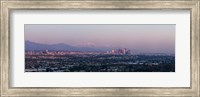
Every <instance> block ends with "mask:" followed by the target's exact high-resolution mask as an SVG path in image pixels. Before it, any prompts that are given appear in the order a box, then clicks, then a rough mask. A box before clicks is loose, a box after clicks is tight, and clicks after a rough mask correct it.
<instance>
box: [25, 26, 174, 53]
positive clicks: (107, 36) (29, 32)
mask: <svg viewBox="0 0 200 97" xmlns="http://www.w3.org/2000/svg"><path fill="white" fill-rule="evenodd" d="M24 30H25V40H29V41H32V42H37V43H44V44H56V43H64V44H68V45H73V46H96V47H107V48H113V49H114V48H128V49H131V50H133V51H135V52H140V53H173V54H174V53H175V25H173V24H172V25H164V24H161V25H155V24H148V25H143V24H142V25H135V24H130V25H129V24H128V25H125V24H110V25H104V24H103V25H101V24H95V25H93V24H92V25H88V24H66V25H65V24H62V25H60V24H26V25H25V29H24Z"/></svg>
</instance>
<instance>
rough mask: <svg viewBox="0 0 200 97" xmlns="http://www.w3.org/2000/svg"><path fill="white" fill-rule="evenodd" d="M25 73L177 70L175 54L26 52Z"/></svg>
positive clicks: (123, 50)
mask: <svg viewBox="0 0 200 97" xmlns="http://www.w3.org/2000/svg"><path fill="white" fill-rule="evenodd" d="M25 72H175V56H174V55H169V54H168V55H167V54H137V55H134V54H132V53H131V50H128V49H126V48H124V49H116V50H114V49H113V50H111V51H107V52H80V51H48V50H43V51H42V50H40V51H25Z"/></svg>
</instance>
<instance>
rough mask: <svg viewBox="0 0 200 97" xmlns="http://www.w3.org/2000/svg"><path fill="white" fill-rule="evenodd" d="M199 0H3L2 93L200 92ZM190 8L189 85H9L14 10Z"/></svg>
mask: <svg viewBox="0 0 200 97" xmlns="http://www.w3.org/2000/svg"><path fill="white" fill-rule="evenodd" d="M199 8H200V6H199V0H190V1H189V0H173V1H171V0H140V1H139V0H124V1H119V0H108V1H106V0H83V1H79V0H77V1H76V0H75V1H74V0H55V1H54V0H48V1H46V0H44V1H38V0H12V1H11V0H1V35H0V36H1V65H0V68H1V69H0V71H1V74H0V76H1V80H0V81H1V84H0V87H1V93H0V95H1V96H2V97H9V96H20V97H21V96H26V97H27V96H37V97H38V96H190V97H198V96H200V77H199V76H200V75H199V72H200V71H199V69H200V66H199V63H200V57H199V54H200V52H199V49H200V48H199V46H200V43H199ZM88 9H90V10H99V9H104V10H111V9H112V10H116V9H120V10H144V9H145V10H166V9H167V10H175V9H176V10H184V9H187V10H190V22H191V25H190V26H191V27H190V33H191V37H190V41H191V51H190V53H191V56H190V58H191V64H190V70H191V72H190V73H191V74H190V75H191V79H190V80H191V81H190V82H191V83H190V84H191V85H190V87H177V88H176V87H10V73H11V71H10V68H11V67H10V66H11V65H10V63H11V60H10V57H11V56H12V55H11V54H10V49H11V48H10V43H11V42H12V41H10V31H11V28H10V25H11V24H10V18H9V17H10V14H11V11H12V10H88Z"/></svg>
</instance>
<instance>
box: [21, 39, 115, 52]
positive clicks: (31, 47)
mask: <svg viewBox="0 0 200 97" xmlns="http://www.w3.org/2000/svg"><path fill="white" fill-rule="evenodd" d="M25 50H62V51H85V52H86V51H93V52H94V51H108V50H111V49H109V48H99V47H77V46H72V45H68V44H64V43H59V44H41V43H36V42H31V41H25Z"/></svg>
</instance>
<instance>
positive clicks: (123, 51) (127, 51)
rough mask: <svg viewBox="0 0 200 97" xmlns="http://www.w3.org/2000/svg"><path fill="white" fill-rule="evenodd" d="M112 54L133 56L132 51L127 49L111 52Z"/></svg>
mask: <svg viewBox="0 0 200 97" xmlns="http://www.w3.org/2000/svg"><path fill="white" fill-rule="evenodd" d="M110 53H111V54H120V55H130V54H131V50H128V49H126V48H123V49H116V50H114V49H113V50H111V52H110Z"/></svg>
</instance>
